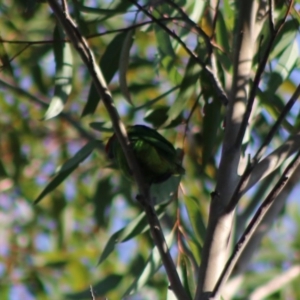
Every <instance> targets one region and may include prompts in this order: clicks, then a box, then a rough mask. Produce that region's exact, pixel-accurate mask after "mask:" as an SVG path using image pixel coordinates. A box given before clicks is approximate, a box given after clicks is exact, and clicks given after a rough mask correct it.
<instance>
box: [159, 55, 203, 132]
mask: <svg viewBox="0 0 300 300" xmlns="http://www.w3.org/2000/svg"><path fill="white" fill-rule="evenodd" d="M200 72H201V67H200V66H199V64H198V63H196V62H195V60H194V59H193V58H190V59H189V62H188V64H187V67H186V71H185V74H184V77H183V80H182V83H181V86H180V91H179V93H178V96H177V98H176V100H175V102H174V104H173V105H172V106H171V108H170V110H169V113H168V119H167V121H166V122H165V124H164V126H168V125H169V124H170V123H171V122H172V121H173V120H175V119H176V118H177V117H178V116H179V114H181V112H182V111H183V110H185V109H186V106H187V103H188V101H189V100H190V98H191V97H192V95H193V94H194V93H195V91H196V89H197V84H196V83H197V81H198V79H199V75H200Z"/></svg>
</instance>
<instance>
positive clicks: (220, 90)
mask: <svg viewBox="0 0 300 300" xmlns="http://www.w3.org/2000/svg"><path fill="white" fill-rule="evenodd" d="M129 1H130V2H132V3H133V4H134V5H135V6H136V7H138V8H139V9H140V10H141V11H142V12H143V13H144V14H145V15H146V16H148V17H149V18H150V19H151V20H153V21H154V22H155V23H157V24H158V25H159V26H160V27H161V28H162V29H163V30H164V31H166V32H167V33H168V34H169V35H170V36H171V37H172V38H174V39H175V40H176V41H177V42H178V43H179V44H180V45H181V46H182V47H183V49H184V50H185V51H186V52H187V53H188V54H189V56H190V57H192V58H193V59H194V60H195V61H196V62H197V63H198V64H199V65H200V66H201V67H202V68H203V70H204V71H205V72H206V74H207V75H208V77H209V79H210V80H211V82H212V83H213V85H214V88H215V89H216V93H217V95H218V98H219V99H220V101H221V102H222V103H223V104H224V105H227V103H228V97H227V95H226V92H225V91H224V89H223V87H222V85H221V83H220V81H219V79H218V76H217V74H215V73H214V72H213V70H212V69H211V68H210V67H209V66H207V65H206V64H205V63H204V62H203V61H202V60H201V59H200V58H199V56H198V55H197V54H196V53H195V52H194V51H192V50H191V49H190V48H189V47H188V46H187V45H186V44H185V43H184V42H183V40H182V39H181V38H180V37H179V36H178V35H177V34H176V33H175V32H174V31H172V30H171V29H169V28H168V27H167V26H166V25H165V24H163V23H162V22H161V21H160V20H159V19H158V18H156V17H154V16H153V15H152V14H151V13H149V12H148V11H147V10H146V9H145V8H144V7H143V6H141V5H140V4H139V3H138V2H136V1H135V0H129Z"/></svg>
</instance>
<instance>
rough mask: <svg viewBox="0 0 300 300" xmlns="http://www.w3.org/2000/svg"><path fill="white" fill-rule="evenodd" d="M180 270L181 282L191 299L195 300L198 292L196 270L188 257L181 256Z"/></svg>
mask: <svg viewBox="0 0 300 300" xmlns="http://www.w3.org/2000/svg"><path fill="white" fill-rule="evenodd" d="M180 270H181V272H180V273H181V276H180V277H181V281H182V284H183V287H184V289H185V290H186V292H187V293H188V295H189V297H190V299H193V296H192V295H194V294H195V292H196V284H195V278H194V274H196V270H194V269H193V266H192V264H191V262H190V260H189V258H188V257H187V255H185V254H183V253H181V254H180Z"/></svg>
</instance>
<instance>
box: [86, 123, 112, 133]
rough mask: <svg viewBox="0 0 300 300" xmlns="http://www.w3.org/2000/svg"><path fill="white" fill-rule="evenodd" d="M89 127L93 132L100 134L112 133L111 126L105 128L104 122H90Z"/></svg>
mask: <svg viewBox="0 0 300 300" xmlns="http://www.w3.org/2000/svg"><path fill="white" fill-rule="evenodd" d="M89 126H90V127H91V128H93V129H94V130H97V131H100V132H114V130H113V128H112V127H111V124H110V127H107V126H108V125H107V123H106V122H92V123H90V124H89Z"/></svg>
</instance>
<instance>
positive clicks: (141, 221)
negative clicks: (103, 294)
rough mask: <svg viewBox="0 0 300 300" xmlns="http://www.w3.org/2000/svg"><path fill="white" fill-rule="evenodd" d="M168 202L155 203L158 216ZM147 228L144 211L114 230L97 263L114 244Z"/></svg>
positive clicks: (161, 214)
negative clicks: (125, 224)
mask: <svg viewBox="0 0 300 300" xmlns="http://www.w3.org/2000/svg"><path fill="white" fill-rule="evenodd" d="M167 205H168V203H164V204H161V205H156V206H155V210H156V213H157V215H158V217H162V216H163V214H164V210H165V208H166V206H167ZM148 229H149V225H148V222H147V218H146V215H145V213H144V212H143V213H141V214H140V215H139V216H138V217H136V218H135V219H134V220H132V221H131V222H130V223H129V224H128V225H127V226H126V227H124V228H122V229H120V230H118V231H117V232H115V233H114V234H113V235H112V236H111V237H110V239H109V240H108V242H107V244H106V246H105V248H104V250H103V253H102V254H101V257H100V259H99V262H98V264H101V263H102V262H103V261H105V260H106V258H107V257H108V256H109V255H110V253H111V252H112V251H113V250H114V249H115V245H116V244H118V243H123V242H125V241H128V240H130V239H132V238H134V237H135V236H136V235H139V234H141V233H143V232H145V231H147V230H148Z"/></svg>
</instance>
